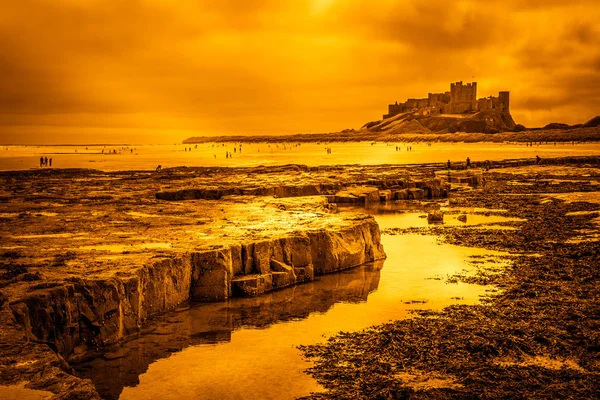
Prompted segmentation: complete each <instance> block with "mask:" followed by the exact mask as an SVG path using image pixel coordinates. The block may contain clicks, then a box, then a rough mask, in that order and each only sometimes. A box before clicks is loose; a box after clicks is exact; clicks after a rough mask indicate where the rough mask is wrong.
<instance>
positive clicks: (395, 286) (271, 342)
mask: <svg viewBox="0 0 600 400" xmlns="http://www.w3.org/2000/svg"><path fill="white" fill-rule="evenodd" d="M405 217H406V216H405V215H404V214H386V215H377V216H376V218H377V219H378V220H379V221H380V222H381V223H384V224H389V225H390V226H392V225H394V223H393V221H394V219H396V225H402V224H404V222H403V220H402V219H403V218H405ZM411 218H412V217H411ZM417 218H418V216H417ZM419 221H420V219H419ZM424 221H425V223H427V222H426V219H424ZM382 241H383V245H384V247H385V250H386V252H387V254H388V259H387V260H386V261H385V263H384V267H383V269H382V270H381V271H380V272H377V271H370V270H368V269H366V270H365V269H364V267H361V268H358V269H354V270H351V271H347V272H345V273H342V274H333V275H328V276H325V277H320V278H319V281H320V282H317V283H315V284H307V285H301V286H297V287H296V288H291V289H285V290H282V291H279V292H275V293H274V294H273V295H271V296H263V297H261V298H258V299H236V300H232V301H230V302H229V303H228V304H224V303H220V304H207V305H198V306H194V307H193V308H192V309H190V310H186V311H183V312H181V313H178V314H176V315H175V316H173V317H172V318H173V321H176V322H174V323H173V324H166V325H164V327H163V328H164V329H166V332H161V334H160V335H158V336H157V335H156V334H155V335H152V334H150V335H146V336H142V338H141V339H140V340H138V341H133V342H130V343H128V344H126V345H125V349H128V351H129V353H128V354H126V356H125V357H123V358H120V359H119V360H117V361H112V364H111V362H108V363H107V362H104V361H102V360H101V359H98V360H96V361H94V362H92V363H91V365H93V366H94V368H95V369H96V370H97V371H104V372H99V374H107V375H106V376H109V377H114V376H120V375H121V374H120V373H119V372H118V371H124V370H127V368H128V367H129V368H131V365H132V364H136V363H138V364H140V358H144V354H145V357H149V359H148V361H147V362H146V364H147V363H151V364H150V366H149V368H148V369H147V371H146V364H144V363H143V362H142V363H141V364H142V367H141V368H140V369H139V372H143V373H142V374H141V375H139V384H137V379H138V373H135V374H133V378H132V377H131V376H129V377H126V376H125V375H127V373H123V374H122V375H124V377H123V378H122V379H123V381H122V383H120V385H126V386H128V387H125V389H124V391H123V393H122V395H121V398H122V399H137V398H148V399H153V398H155V399H179V398H194V399H215V398H219V399H239V398H261V399H262V398H281V399H287V398H294V397H297V396H302V395H306V394H308V393H309V392H310V391H311V390H318V386H317V385H316V383H315V382H314V381H313V380H312V378H310V377H309V376H308V375H306V374H304V373H303V370H304V369H305V368H307V366H308V364H307V363H306V362H305V361H304V360H302V358H301V357H300V355H299V352H298V351H297V349H296V346H297V345H300V344H310V343H317V342H320V341H323V340H325V338H326V337H328V336H331V335H333V334H335V333H336V332H339V331H356V330H360V329H364V328H367V327H369V326H371V325H374V324H379V323H383V322H387V321H389V320H395V319H400V318H406V317H407V316H409V314H408V311H409V310H411V309H415V308H432V309H441V308H443V307H444V306H446V305H449V304H454V303H460V304H472V303H475V302H476V301H477V300H478V297H479V296H480V295H481V294H483V293H484V292H485V288H484V287H481V286H476V285H467V284H462V283H458V284H447V283H445V280H444V278H445V277H446V276H447V275H452V274H455V273H459V272H462V271H464V270H465V269H469V268H470V267H469V259H470V257H472V256H484V257H486V258H487V257H489V256H492V255H494V254H499V253H494V252H490V251H487V250H483V249H476V248H465V247H459V246H453V245H447V244H439V243H438V241H437V239H436V238H435V237H433V236H423V235H398V236H388V235H384V236H383V237H382ZM484 260H485V258H484ZM369 271H370V272H369ZM436 277H437V278H442V279H431V278H436ZM373 289H375V290H374V291H372V290H373ZM369 291H372V292H371V293H370V294H369V295H368V298H367V301H364V299H365V298H366V296H367V293H368V292H369ZM452 298H460V300H458V299H452ZM413 300H417V301H421V300H425V301H427V303H425V304H420V303H411V301H413ZM357 301H358V302H357ZM406 303H408V304H406ZM294 306H296V307H297V308H298V309H301V310H302V312H303V313H302V314H299V315H296V313H297V312H298V310H294ZM309 312H310V315H308V313H309ZM280 317H283V320H284V321H286V322H279V323H274V324H272V322H274V321H277V319H278V318H280ZM240 318H241V320H240ZM240 321H241V322H240ZM256 325H260V326H265V328H264V329H256V328H253V327H252V326H256ZM174 326H177V327H178V328H174ZM160 329H162V328H159V330H160ZM169 329H177V330H178V333H177V334H179V335H180V336H181V335H184V336H185V335H188V336H189V335H195V337H199V335H204V336H206V337H213V338H215V337H216V338H219V337H220V339H217V343H216V344H215V341H214V340H212V343H213V344H203V345H194V346H191V347H187V348H184V350H183V351H181V352H178V353H174V354H172V355H171V356H170V357H168V358H160V357H158V358H160V359H159V360H158V361H155V362H153V361H154V358H152V357H151V356H148V354H147V353H148V352H151V349H152V348H154V346H160V345H161V344H160V343H162V345H163V346H164V342H168V341H169V336H168V335H169V334H170V333H169ZM232 330H233V331H232ZM182 331H183V333H182ZM165 335H166V336H165ZM173 337H174V336H173ZM153 338H154V339H153ZM153 340H155V341H158V342H157V343H153ZM171 340H173V339H171ZM161 341H162V342H161ZM209 342H211V341H210V340H209ZM195 343H198V342H195ZM184 347H185V346H184ZM161 357H164V355H163V356H161ZM114 363H116V365H115V364H114ZM111 368H113V369H114V371H113V372H110V371H112V370H111ZM119 368H121V369H119ZM92 375H93V373H92ZM87 376H89V375H87ZM114 379H115V378H106V380H107V381H105V382H104V383H105V384H106V383H109V384H111V383H113V384H114V382H115V381H114ZM128 379H129V380H128ZM131 379H133V382H132V381H131ZM136 384H137V385H136ZM131 386H135V387H131ZM118 390H120V387H119V389H118Z"/></svg>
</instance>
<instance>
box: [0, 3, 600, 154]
mask: <svg viewBox="0 0 600 400" xmlns="http://www.w3.org/2000/svg"><path fill="white" fill-rule="evenodd" d="M0 2H1V3H2V4H1V5H0V143H23V144H27V143H175V142H180V141H181V140H183V139H185V138H187V137H190V136H200V135H234V134H235V135H237V134H241V135H246V134H248V135H250V134H251V135H257V134H268V135H271V134H290V133H300V132H303V133H305V132H315V133H317V132H319V133H321V132H333V131H340V130H342V129H346V128H355V129H358V128H360V127H361V126H362V125H363V124H364V123H366V122H369V121H373V120H377V119H381V117H382V115H383V114H384V113H385V112H386V110H387V104H389V103H393V102H394V101H404V100H405V99H406V98H409V97H413V98H414V97H417V98H419V97H426V96H427V93H429V92H444V91H447V90H449V84H450V82H456V81H463V82H470V81H477V83H478V97H484V96H488V95H497V93H498V91H500V90H509V91H510V92H511V113H512V115H513V118H514V119H515V121H516V122H517V123H521V124H524V125H526V126H543V125H545V124H547V123H549V122H565V123H579V122H585V121H586V120H589V119H590V118H592V117H593V116H595V115H598V114H600V45H599V43H600V3H598V1H597V0H589V1H585V0H582V1H558V0H545V1H537V0H486V1H472V0H467V1H449V0H431V1H429V0H428V1H423V0H403V1H391V0H378V1H373V0H298V1H281V0H244V1H238V0H195V1H192V0H179V1H169V0H115V1H108V0H19V1H13V0H0Z"/></svg>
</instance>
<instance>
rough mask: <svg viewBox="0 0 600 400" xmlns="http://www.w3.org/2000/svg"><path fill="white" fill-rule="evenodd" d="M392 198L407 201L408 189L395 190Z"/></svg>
mask: <svg viewBox="0 0 600 400" xmlns="http://www.w3.org/2000/svg"><path fill="white" fill-rule="evenodd" d="M393 196H394V200H408V189H402V190H395V191H394V192H393Z"/></svg>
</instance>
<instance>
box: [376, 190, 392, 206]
mask: <svg viewBox="0 0 600 400" xmlns="http://www.w3.org/2000/svg"><path fill="white" fill-rule="evenodd" d="M390 200H392V191H391V190H389V189H387V190H380V191H379V201H381V202H384V203H385V202H388V201H390Z"/></svg>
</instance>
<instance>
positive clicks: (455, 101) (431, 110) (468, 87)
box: [383, 81, 510, 119]
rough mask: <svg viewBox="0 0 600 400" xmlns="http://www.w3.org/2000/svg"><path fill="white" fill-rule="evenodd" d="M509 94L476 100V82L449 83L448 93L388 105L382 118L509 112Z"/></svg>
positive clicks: (430, 94)
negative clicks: (414, 114)
mask: <svg viewBox="0 0 600 400" xmlns="http://www.w3.org/2000/svg"><path fill="white" fill-rule="evenodd" d="M509 106H510V93H509V92H507V91H503V92H499V93H498V96H497V97H494V96H489V97H484V98H481V99H477V82H468V83H466V84H463V82H462V81H459V82H454V83H450V91H449V92H444V93H429V94H428V96H427V98H423V99H407V100H406V101H405V102H404V103H398V102H396V103H395V104H390V105H389V106H388V113H387V114H385V115H384V116H383V118H384V119H385V118H390V117H393V116H394V115H398V114H401V113H405V112H416V113H422V114H423V115H432V114H466V113H472V112H478V111H485V110H492V109H493V110H498V111H502V112H510V108H509Z"/></svg>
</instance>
